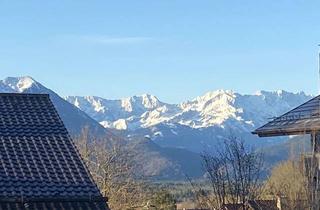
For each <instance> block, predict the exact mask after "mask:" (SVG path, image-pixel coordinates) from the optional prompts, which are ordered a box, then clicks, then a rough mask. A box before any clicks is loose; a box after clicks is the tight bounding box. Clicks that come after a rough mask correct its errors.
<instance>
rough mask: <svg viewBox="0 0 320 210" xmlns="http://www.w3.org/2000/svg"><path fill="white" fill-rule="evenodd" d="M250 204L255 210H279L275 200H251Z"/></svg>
mask: <svg viewBox="0 0 320 210" xmlns="http://www.w3.org/2000/svg"><path fill="white" fill-rule="evenodd" d="M248 204H249V206H250V207H251V208H252V209H254V210H279V209H278V207H277V202H276V201H275V200H250V201H248Z"/></svg>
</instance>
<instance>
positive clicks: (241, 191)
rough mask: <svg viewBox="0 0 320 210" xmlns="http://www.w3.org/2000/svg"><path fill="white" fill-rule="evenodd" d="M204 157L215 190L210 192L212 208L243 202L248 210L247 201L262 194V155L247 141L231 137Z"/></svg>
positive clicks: (205, 168)
mask: <svg viewBox="0 0 320 210" xmlns="http://www.w3.org/2000/svg"><path fill="white" fill-rule="evenodd" d="M202 160H203V168H204V170H205V172H206V175H207V176H206V177H207V179H208V182H209V183H210V185H211V189H212V192H213V193H212V195H206V198H207V203H209V207H211V208H220V207H221V206H223V205H224V204H226V203H233V204H238V203H241V204H242V205H243V209H247V207H246V203H247V201H248V200H249V199H255V198H257V196H258V195H259V193H260V184H259V178H260V174H261V170H262V165H263V158H262V154H261V153H258V152H256V151H255V150H253V149H248V148H246V147H245V143H244V141H243V140H241V139H237V138H235V137H231V138H228V139H226V140H225V141H224V142H223V143H222V144H221V145H219V146H218V147H216V149H215V150H214V151H210V152H204V153H203V154H202ZM198 191H199V190H198ZM202 194H203V193H202Z"/></svg>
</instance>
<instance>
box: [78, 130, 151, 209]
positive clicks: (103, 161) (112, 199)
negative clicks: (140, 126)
mask: <svg viewBox="0 0 320 210" xmlns="http://www.w3.org/2000/svg"><path fill="white" fill-rule="evenodd" d="M106 142H107V141H106V140H103V139H100V140H96V139H91V138H90V137H89V135H88V132H87V131H86V130H84V131H83V134H82V135H81V136H80V137H79V138H78V139H77V141H76V145H77V148H78V150H79V152H80V154H81V156H82V158H83V159H84V161H85V163H86V164H87V166H88V169H89V170H90V172H91V174H92V176H93V179H94V180H95V182H96V183H97V185H98V187H99V188H100V190H101V192H102V194H103V195H104V196H106V197H108V203H109V206H110V208H111V209H115V210H117V209H119V210H120V209H134V208H135V207H138V206H143V205H144V202H145V201H147V200H148V198H147V196H148V188H147V186H146V185H145V183H144V182H142V181H139V180H141V179H138V178H141V177H138V174H137V173H136V172H137V171H139V164H137V163H136V162H135V161H134V156H135V154H134V152H133V151H129V150H127V148H126V147H124V146H123V145H118V144H116V143H113V144H112V145H111V146H110V144H108V145H107V143H106Z"/></svg>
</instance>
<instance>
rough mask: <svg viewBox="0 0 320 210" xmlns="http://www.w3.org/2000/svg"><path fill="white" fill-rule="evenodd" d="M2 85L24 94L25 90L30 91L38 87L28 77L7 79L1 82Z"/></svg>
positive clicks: (36, 83) (35, 82)
mask: <svg viewBox="0 0 320 210" xmlns="http://www.w3.org/2000/svg"><path fill="white" fill-rule="evenodd" d="M0 82H1V81H0ZM2 83H3V85H6V86H7V87H10V88H11V89H12V90H13V91H15V92H18V93H22V92H25V91H26V90H27V89H30V88H31V87H33V86H38V82H37V81H35V80H34V79H33V78H32V77H30V76H23V77H7V78H5V79H4V80H3V81H2Z"/></svg>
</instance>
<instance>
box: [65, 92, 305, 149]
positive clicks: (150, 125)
mask: <svg viewBox="0 0 320 210" xmlns="http://www.w3.org/2000/svg"><path fill="white" fill-rule="evenodd" d="M310 97H311V96H309V95H306V94H305V93H303V92H300V93H290V92H286V91H276V92H267V91H260V92H257V93H256V94H253V95H243V94H239V93H236V92H233V91H228V90H217V91H212V92H208V93H206V94H205V95H203V96H199V97H197V98H195V99H193V100H191V101H186V102H182V103H180V104H169V103H165V102H162V101H160V100H159V99H158V98H157V97H156V96H153V95H148V94H145V95H141V96H133V97H130V98H125V99H119V100H108V99H104V98H101V97H95V96H86V97H79V96H69V97H66V98H65V99H66V100H67V101H69V102H70V103H72V104H74V105H75V106H76V107H78V108H79V109H81V110H83V111H84V112H86V113H87V114H88V115H89V116H91V117H92V118H93V119H95V120H96V121H98V122H100V124H101V125H103V126H104V127H106V128H112V129H117V130H119V131H120V132H121V133H122V134H124V135H126V136H127V137H128V138H132V137H136V136H137V135H140V136H146V137H149V138H151V139H152V140H153V141H154V142H156V143H157V144H159V145H161V146H166V147H178V148H186V149H188V150H190V151H194V152H200V151H202V150H203V149H204V148H205V147H211V146H215V143H216V142H217V141H218V140H221V139H223V138H226V137H228V135H236V136H239V137H241V138H244V139H246V140H247V142H248V143H249V144H252V145H255V146H258V147H260V146H263V145H270V144H272V142H277V141H279V138H273V139H272V138H271V139H263V140H261V139H259V140H258V139H257V138H256V137H255V136H253V135H251V133H250V132H251V131H252V130H254V129H255V128H256V127H258V126H260V125H262V124H264V123H266V122H267V121H268V120H270V119H271V118H272V117H275V116H278V115H280V114H282V113H284V112H286V111H288V110H290V109H292V108H293V107H295V106H297V105H299V104H301V103H303V102H305V101H306V100H308V99H310Z"/></svg>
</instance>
